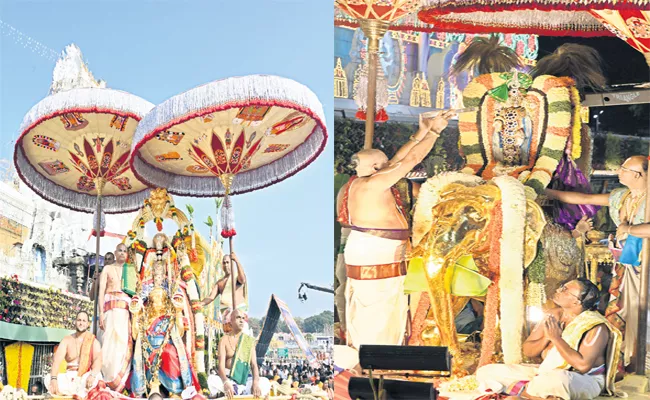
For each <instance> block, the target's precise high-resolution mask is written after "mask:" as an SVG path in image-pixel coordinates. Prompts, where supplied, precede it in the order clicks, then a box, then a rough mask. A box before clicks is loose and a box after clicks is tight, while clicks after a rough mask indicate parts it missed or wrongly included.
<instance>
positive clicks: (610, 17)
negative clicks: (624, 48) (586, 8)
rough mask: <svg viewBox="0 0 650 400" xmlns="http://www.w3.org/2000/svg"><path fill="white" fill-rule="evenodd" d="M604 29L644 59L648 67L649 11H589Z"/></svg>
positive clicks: (649, 49)
mask: <svg viewBox="0 0 650 400" xmlns="http://www.w3.org/2000/svg"><path fill="white" fill-rule="evenodd" d="M590 13H591V15H593V16H594V17H595V18H596V19H597V20H598V21H600V22H601V23H602V24H603V26H604V27H605V28H607V29H608V30H609V31H611V32H612V33H613V34H614V35H616V36H618V37H619V38H620V39H623V40H625V42H626V43H627V44H629V45H630V46H632V47H634V48H635V49H637V50H638V51H640V52H641V53H643V56H644V57H645V60H646V63H647V64H648V65H649V66H650V11H648V10H640V9H636V10H620V11H616V10H591V11H590Z"/></svg>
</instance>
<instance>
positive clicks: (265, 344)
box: [255, 295, 319, 367]
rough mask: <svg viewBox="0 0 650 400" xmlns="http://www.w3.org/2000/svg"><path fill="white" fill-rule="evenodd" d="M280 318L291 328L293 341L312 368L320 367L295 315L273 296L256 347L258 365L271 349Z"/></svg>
mask: <svg viewBox="0 0 650 400" xmlns="http://www.w3.org/2000/svg"><path fill="white" fill-rule="evenodd" d="M280 317H282V320H283V321H284V323H285V324H287V327H289V331H290V332H291V336H293V339H294V340H295V341H296V343H297V344H298V347H300V349H301V350H302V352H303V353H304V354H305V357H306V358H307V361H309V364H310V365H311V366H312V367H318V365H319V362H318V359H317V358H316V356H315V355H314V352H312V351H311V347H309V344H308V343H307V341H306V340H305V337H304V336H303V335H302V332H301V331H300V329H299V328H298V325H297V324H296V321H295V320H294V319H293V315H291V311H289V307H288V306H287V304H286V303H285V302H284V301H282V300H280V299H278V298H277V297H275V295H272V296H271V302H270V304H269V309H268V311H267V312H266V319H265V320H264V326H263V327H262V333H260V337H259V339H258V341H257V346H256V347H255V352H256V353H257V363H258V365H259V364H261V363H262V362H263V361H264V356H265V355H266V352H267V351H268V349H269V344H270V343H271V340H272V339H273V334H274V333H275V330H276V328H277V326H278V321H279V320H280Z"/></svg>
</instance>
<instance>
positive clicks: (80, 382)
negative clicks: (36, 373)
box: [43, 371, 103, 398]
mask: <svg viewBox="0 0 650 400" xmlns="http://www.w3.org/2000/svg"><path fill="white" fill-rule="evenodd" d="M90 374H91V372H90V371H89V372H86V373H85V374H83V375H82V376H79V375H78V373H77V371H67V372H65V373H62V374H59V375H57V379H56V381H57V382H58V386H59V395H61V396H74V395H77V396H79V397H81V398H85V397H86V396H87V395H88V392H89V391H90V390H91V389H93V388H94V387H95V386H97V383H99V381H100V380H103V378H102V375H101V374H99V375H98V376H97V377H95V378H93V377H92V376H91V375H90ZM88 379H91V380H93V379H94V382H93V384H92V386H91V387H90V388H89V389H86V384H87V383H88ZM51 382H52V381H51V376H50V375H46V376H45V377H44V378H43V384H44V385H45V387H46V388H47V391H48V392H49V393H50V394H52V392H51V390H50V384H51Z"/></svg>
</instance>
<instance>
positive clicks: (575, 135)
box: [570, 86, 582, 160]
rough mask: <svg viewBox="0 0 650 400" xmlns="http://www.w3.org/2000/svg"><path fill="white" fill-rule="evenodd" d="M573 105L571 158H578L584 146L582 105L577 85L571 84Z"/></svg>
mask: <svg viewBox="0 0 650 400" xmlns="http://www.w3.org/2000/svg"><path fill="white" fill-rule="evenodd" d="M570 90H571V103H572V104H571V105H572V106H573V128H572V129H573V131H572V135H571V140H572V143H571V158H573V159H574V160H577V159H578V158H580V156H581V155H582V146H581V144H580V142H581V137H580V134H581V132H582V116H581V115H580V114H581V113H580V112H581V111H582V105H581V104H580V103H581V102H580V92H579V91H578V88H576V87H575V86H571V88H570Z"/></svg>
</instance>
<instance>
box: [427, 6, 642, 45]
mask: <svg viewBox="0 0 650 400" xmlns="http://www.w3.org/2000/svg"><path fill="white" fill-rule="evenodd" d="M423 3H424V5H423V7H422V9H421V10H420V11H419V13H418V17H419V19H420V20H421V21H422V22H424V23H426V24H430V25H431V26H432V27H433V30H436V31H447V32H465V33H493V32H501V33H529V34H538V35H547V36H584V37H592V36H613V33H611V32H610V31H609V30H608V29H606V28H605V27H604V26H603V25H602V24H601V23H600V22H599V21H598V20H597V19H596V18H595V17H594V16H593V15H592V14H590V11H591V10H637V9H641V8H647V6H648V5H650V2H649V1H648V0H619V1H611V0H584V1H566V0H453V1H452V0H423Z"/></svg>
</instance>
